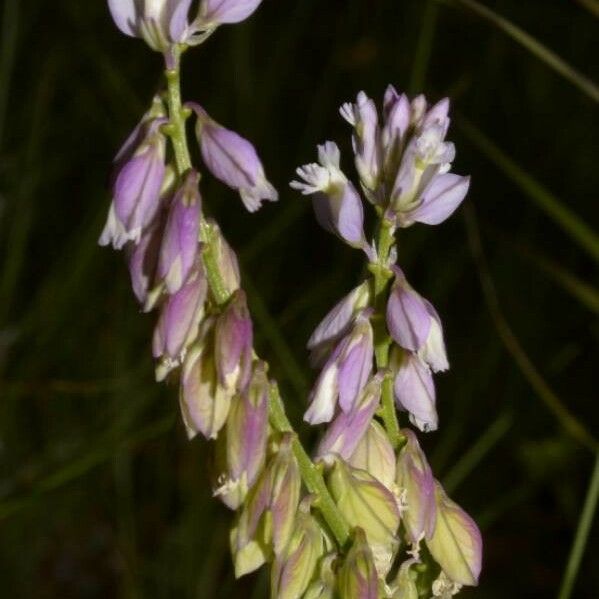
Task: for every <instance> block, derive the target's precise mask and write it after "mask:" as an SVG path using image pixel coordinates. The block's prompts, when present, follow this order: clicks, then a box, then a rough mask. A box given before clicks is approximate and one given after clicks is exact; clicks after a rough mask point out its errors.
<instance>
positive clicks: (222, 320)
mask: <svg viewBox="0 0 599 599" xmlns="http://www.w3.org/2000/svg"><path fill="white" fill-rule="evenodd" d="M252 351H253V333H252V320H251V318H250V313H249V310H248V307H247V302H246V298H245V292H244V291H243V290H241V289H238V290H237V291H235V293H234V294H233V297H232V298H231V300H230V301H229V303H228V304H227V307H226V308H225V310H224V312H223V313H222V314H221V315H220V316H219V317H218V320H217V321H216V329H215V359H216V369H217V371H218V375H219V379H220V383H221V385H223V386H224V387H226V388H231V389H236V390H241V389H243V388H244V387H245V386H246V385H247V382H248V377H249V375H250V366H251V362H252Z"/></svg>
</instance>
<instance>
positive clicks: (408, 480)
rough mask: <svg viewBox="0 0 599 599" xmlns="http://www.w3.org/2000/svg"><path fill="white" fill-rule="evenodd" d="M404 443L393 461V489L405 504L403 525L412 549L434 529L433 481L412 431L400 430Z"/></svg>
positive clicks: (435, 512) (429, 535) (430, 471)
mask: <svg viewBox="0 0 599 599" xmlns="http://www.w3.org/2000/svg"><path fill="white" fill-rule="evenodd" d="M402 432H403V434H404V435H405V437H406V439H407V443H406V444H405V445H404V447H403V448H402V450H401V451H400V452H399V456H398V459H397V485H398V487H399V489H400V492H401V493H402V494H403V495H402V498H403V500H404V502H405V504H406V509H405V511H404V512H403V514H402V515H403V523H404V526H405V528H406V532H407V533H408V536H409V538H410V542H411V543H412V544H413V545H416V544H418V543H419V542H420V541H421V540H422V539H423V538H425V537H426V538H430V537H431V535H432V534H433V531H434V529H435V520H436V514H437V511H436V504H435V479H434V478H433V473H432V470H431V468H430V466H429V464H428V461H427V459H426V456H425V455H424V452H423V451H422V449H421V448H420V445H419V443H418V439H417V438H416V435H415V434H414V432H413V431H411V430H410V429H404V430H403V431H402Z"/></svg>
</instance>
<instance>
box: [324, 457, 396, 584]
mask: <svg viewBox="0 0 599 599" xmlns="http://www.w3.org/2000/svg"><path fill="white" fill-rule="evenodd" d="M329 488H330V490H331V494H332V495H333V498H334V500H335V502H336V503H337V506H338V508H339V511H340V512H341V513H342V514H343V516H344V517H345V519H346V520H347V523H348V524H349V525H350V526H352V527H354V526H361V527H362V528H363V529H364V532H365V533H366V537H367V538H368V544H369V545H370V547H371V549H372V552H373V556H374V561H375V564H376V569H377V571H378V572H379V575H380V576H381V577H384V576H386V574H387V573H388V572H389V569H390V568H391V566H392V561H393V555H394V554H395V550H396V549H397V546H398V539H397V529H398V527H399V518H400V514H399V508H398V505H397V501H396V500H395V497H394V495H393V493H392V492H391V491H389V490H388V489H387V488H386V487H384V486H383V485H382V484H381V483H380V482H379V481H377V480H376V479H375V478H374V477H373V476H372V475H371V474H369V473H368V472H366V471H365V470H358V469H356V468H352V467H351V466H349V465H348V464H346V463H344V462H343V461H341V460H338V461H337V462H335V465H334V466H333V470H332V472H331V474H330V477H329Z"/></svg>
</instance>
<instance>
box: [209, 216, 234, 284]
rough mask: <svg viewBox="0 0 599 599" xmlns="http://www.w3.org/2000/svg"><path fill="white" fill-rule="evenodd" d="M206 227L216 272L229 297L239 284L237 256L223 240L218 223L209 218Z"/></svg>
mask: <svg viewBox="0 0 599 599" xmlns="http://www.w3.org/2000/svg"><path fill="white" fill-rule="evenodd" d="M206 225H207V230H208V231H209V233H208V236H209V237H210V242H211V243H210V246H211V250H212V252H213V254H214V260H215V262H216V264H217V266H218V272H219V273H220V276H221V280H222V282H223V284H224V287H225V291H226V292H227V295H231V294H232V293H233V292H234V291H235V290H237V289H239V285H240V283H241V278H240V275H239V263H238V261H237V256H236V254H235V252H234V251H233V250H232V249H231V246H230V245H229V243H228V242H227V240H226V239H225V238H224V236H223V234H222V232H221V230H220V227H219V226H218V223H217V222H216V221H215V220H213V219H211V218H209V219H206Z"/></svg>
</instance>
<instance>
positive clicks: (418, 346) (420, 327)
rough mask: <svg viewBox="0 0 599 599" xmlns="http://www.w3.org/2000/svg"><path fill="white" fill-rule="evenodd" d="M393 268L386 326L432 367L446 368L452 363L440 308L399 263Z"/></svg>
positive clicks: (437, 368) (396, 340)
mask: <svg viewBox="0 0 599 599" xmlns="http://www.w3.org/2000/svg"><path fill="white" fill-rule="evenodd" d="M393 271H394V273H395V282H394V284H393V288H392V290H391V294H390V296H389V301H388V303H387V326H388V328H389V332H390V333H391V336H392V337H393V340H394V341H395V342H396V343H397V344H398V345H399V346H400V347H403V348H404V349H407V350H410V351H412V352H419V354H420V356H421V357H422V359H424V360H425V361H426V362H427V363H428V364H429V365H430V367H431V368H432V369H433V371H435V372H438V371H440V370H447V369H448V368H449V363H448V362H447V355H446V352H445V343H444V341H443V329H442V327H441V319H440V318H439V315H438V314H437V311H436V310H435V309H434V308H433V306H432V304H431V303H430V302H428V301H427V300H425V299H424V298H423V297H422V296H421V295H419V294H418V293H417V292H416V291H414V289H413V288H412V286H411V285H410V284H409V283H408V281H407V280H406V278H405V275H404V274H403V272H402V270H401V269H400V268H399V267H398V266H394V267H393Z"/></svg>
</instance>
